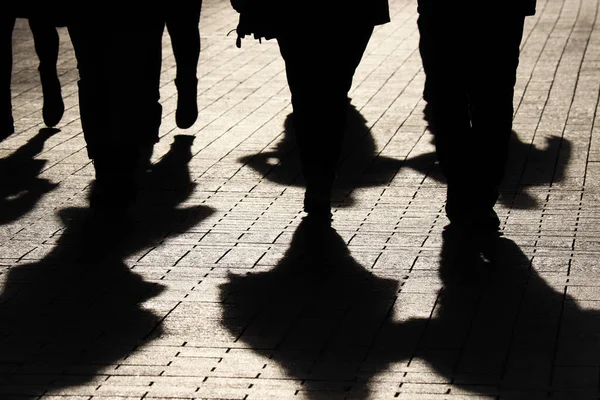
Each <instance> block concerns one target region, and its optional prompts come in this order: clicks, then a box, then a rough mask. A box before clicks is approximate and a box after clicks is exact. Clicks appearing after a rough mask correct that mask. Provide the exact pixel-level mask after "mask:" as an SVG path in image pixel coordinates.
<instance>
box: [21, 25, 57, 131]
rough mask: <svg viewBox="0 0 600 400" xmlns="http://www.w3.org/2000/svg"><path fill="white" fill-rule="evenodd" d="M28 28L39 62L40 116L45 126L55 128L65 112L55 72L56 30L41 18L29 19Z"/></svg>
mask: <svg viewBox="0 0 600 400" xmlns="http://www.w3.org/2000/svg"><path fill="white" fill-rule="evenodd" d="M29 27H30V28H31V32H32V33H33V40H34V44H35V52H36V53H37V55H38V58H39V60H40V66H39V68H38V70H39V72H40V80H41V82H42V92H43V94H44V107H43V109H42V115H43V117H44V123H45V124H46V126H49V127H53V126H56V125H57V124H58V123H59V122H60V120H61V119H62V116H63V114H64V112H65V105H64V103H63V99H62V95H61V88H60V81H59V79H58V74H57V71H56V63H57V61H58V46H59V37H58V32H56V28H55V27H54V26H53V25H52V24H51V23H49V22H48V21H47V20H45V19H43V18H34V17H32V18H30V19H29Z"/></svg>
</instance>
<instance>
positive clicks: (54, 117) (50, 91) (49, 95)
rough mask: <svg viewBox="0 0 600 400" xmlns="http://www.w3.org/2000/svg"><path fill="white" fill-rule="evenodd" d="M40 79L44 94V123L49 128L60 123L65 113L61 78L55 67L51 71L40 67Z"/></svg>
mask: <svg viewBox="0 0 600 400" xmlns="http://www.w3.org/2000/svg"><path fill="white" fill-rule="evenodd" d="M40 79H41V81H42V92H43V94H44V106H43V108H42V116H43V118H44V124H46V126H47V127H49V128H53V127H55V126H56V125H58V123H59V122H60V120H61V119H62V117H63V115H64V113H65V103H64V102H63V99H62V92H61V88H60V80H59V79H58V75H57V74H56V70H55V69H54V70H49V71H47V70H42V69H40Z"/></svg>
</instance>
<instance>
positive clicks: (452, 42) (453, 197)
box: [426, 2, 475, 222]
mask: <svg viewBox="0 0 600 400" xmlns="http://www.w3.org/2000/svg"><path fill="white" fill-rule="evenodd" d="M434 6H435V7H434V8H433V9H432V14H431V15H430V16H431V18H432V20H431V21H430V23H431V25H430V28H431V30H430V40H429V41H428V46H430V48H428V49H427V50H426V52H427V53H428V54H429V68H428V71H427V80H428V82H429V104H430V105H431V113H432V125H433V128H434V131H435V145H436V153H437V158H438V161H439V163H440V167H441V169H442V172H443V173H444V176H445V177H446V180H447V184H448V189H447V202H446V213H447V215H448V218H449V219H450V220H451V221H452V222H455V221H458V220H460V219H464V218H465V215H466V214H468V213H469V210H470V201H471V199H470V197H469V196H470V193H471V187H472V185H473V178H474V172H473V169H474V168H475V166H474V164H473V154H472V151H473V149H472V132H471V122H470V111H469V101H470V100H469V96H468V87H469V80H468V74H469V71H468V70H467V67H468V65H469V56H468V54H469V41H470V39H469V34H468V16H467V15H466V11H465V10H464V9H463V10H461V9H459V8H458V6H456V5H455V4H454V3H452V4H446V3H443V2H437V3H435V4H434Z"/></svg>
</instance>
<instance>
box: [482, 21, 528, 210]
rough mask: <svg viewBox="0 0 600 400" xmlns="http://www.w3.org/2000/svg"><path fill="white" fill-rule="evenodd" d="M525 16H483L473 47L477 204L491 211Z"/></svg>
mask: <svg viewBox="0 0 600 400" xmlns="http://www.w3.org/2000/svg"><path fill="white" fill-rule="evenodd" d="M524 19H525V17H524V16H522V15H508V16H504V17H498V18H493V19H489V18H487V19H484V18H481V19H480V20H479V21H480V22H479V24H478V27H479V28H478V29H477V31H478V32H480V35H478V37H479V38H481V40H480V41H479V42H477V45H478V48H477V49H476V51H475V52H474V54H477V55H476V56H475V60H474V64H475V65H477V66H478V68H477V71H475V72H474V73H473V75H472V76H473V80H474V83H473V86H472V90H471V92H472V95H471V97H472V104H473V106H472V124H473V130H474V133H475V135H474V140H475V141H476V148H477V153H476V155H477V156H478V165H477V168H476V172H477V175H476V181H475V186H476V187H477V188H478V195H479V196H478V199H477V202H478V203H477V204H476V205H475V206H476V207H478V208H481V209H482V212H484V213H487V212H490V211H491V210H492V208H493V206H494V204H495V203H496V200H497V199H498V195H499V186H500V183H501V182H502V179H503V177H504V171H505V168H506V162H507V160H508V146H509V140H510V135H511V132H512V119H513V111H514V110H513V96H514V85H515V82H516V73H517V67H518V64H519V46H520V43H521V38H522V36H523V24H524Z"/></svg>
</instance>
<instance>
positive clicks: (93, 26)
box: [69, 15, 160, 215]
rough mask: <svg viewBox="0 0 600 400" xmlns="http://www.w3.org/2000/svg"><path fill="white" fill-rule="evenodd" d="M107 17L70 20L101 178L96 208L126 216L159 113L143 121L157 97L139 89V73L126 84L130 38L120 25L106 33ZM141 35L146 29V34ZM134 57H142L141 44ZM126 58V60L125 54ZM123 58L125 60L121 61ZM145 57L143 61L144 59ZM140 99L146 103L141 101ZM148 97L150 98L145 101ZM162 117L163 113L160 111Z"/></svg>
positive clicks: (93, 196)
mask: <svg viewBox="0 0 600 400" xmlns="http://www.w3.org/2000/svg"><path fill="white" fill-rule="evenodd" d="M103 22H104V21H102V18H97V17H95V16H93V15H83V16H80V17H79V19H78V20H77V21H76V22H74V23H72V24H70V26H69V34H70V36H71V40H72V41H73V47H74V49H75V55H76V57H77V67H78V69H79V77H80V79H79V82H78V87H79V108H80V114H81V124H82V128H83V134H84V138H85V140H86V144H87V151H88V156H89V158H90V159H92V161H93V163H94V169H95V178H96V179H95V182H94V184H93V187H92V190H91V192H90V206H91V207H92V208H93V209H95V210H98V211H100V212H102V213H103V214H108V215H111V214H115V215H120V214H122V213H123V212H124V211H125V210H126V209H127V207H128V206H129V205H130V204H132V203H133V201H134V200H135V193H136V185H135V171H136V167H137V164H138V161H139V158H140V151H141V150H140V146H141V142H140V141H139V140H138V137H139V136H142V134H141V133H140V132H143V133H144V134H145V133H146V131H144V130H139V129H134V128H139V126H136V124H135V123H134V122H133V121H132V120H131V119H132V118H140V120H139V121H138V123H139V125H140V126H142V128H147V126H148V125H152V118H153V117H154V118H155V119H156V115H153V114H152V113H147V114H146V115H144V118H143V119H141V115H140V114H142V112H143V110H142V108H143V106H144V105H146V104H148V103H149V102H150V103H151V101H150V100H149V99H144V98H143V97H142V96H144V95H147V93H145V92H143V93H137V92H135V90H137V89H139V87H140V85H139V83H138V79H139V76H133V77H132V76H131V75H127V76H128V77H129V78H131V79H132V83H131V84H130V85H129V86H127V85H124V83H125V82H123V80H124V79H125V78H124V75H123V74H124V73H131V72H133V71H132V70H133V66H132V65H131V61H132V59H129V58H122V57H124V55H125V54H128V53H127V49H125V48H124V47H123V45H124V44H129V43H128V42H127V40H128V39H130V38H128V37H125V36H124V35H123V34H122V32H121V31H120V30H119V29H115V30H114V31H112V32H110V31H105V29H106V27H105V26H104V24H103ZM140 34H141V33H140ZM129 54H131V56H132V57H133V56H136V55H138V54H137V53H136V48H132V49H131V53H129ZM119 57H121V58H119ZM115 60H119V62H115ZM142 61H145V60H140V62H142ZM139 98H142V100H144V101H139V102H136V100H138V99H139ZM145 101H146V102H145ZM158 121H160V115H158Z"/></svg>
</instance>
